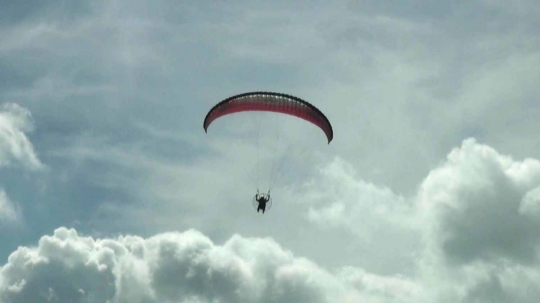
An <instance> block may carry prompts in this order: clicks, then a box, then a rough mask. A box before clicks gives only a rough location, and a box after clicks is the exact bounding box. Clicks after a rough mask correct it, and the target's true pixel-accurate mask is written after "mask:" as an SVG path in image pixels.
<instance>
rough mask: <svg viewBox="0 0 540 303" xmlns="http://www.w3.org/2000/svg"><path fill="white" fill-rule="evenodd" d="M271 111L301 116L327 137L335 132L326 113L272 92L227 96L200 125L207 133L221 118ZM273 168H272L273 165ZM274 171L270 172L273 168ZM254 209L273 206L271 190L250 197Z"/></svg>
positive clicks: (304, 102)
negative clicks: (240, 113) (243, 113)
mask: <svg viewBox="0 0 540 303" xmlns="http://www.w3.org/2000/svg"><path fill="white" fill-rule="evenodd" d="M250 111H253V112H274V113H279V114H285V115H290V116H294V117H298V118H300V119H303V120H305V121H307V122H310V123H311V124H313V125H315V126H317V127H318V128H319V129H320V130H322V131H323V132H324V134H325V136H326V139H327V140H328V144H330V142H331V141H332V139H333V137H334V133H333V130H332V125H331V124H330V121H329V120H328V118H326V116H325V115H324V114H323V113H322V112H321V111H320V110H319V109H318V108H316V107H315V106H313V105H312V104H311V103H309V102H307V101H304V100H302V99H300V98H298V97H294V96H291V95H287V94H282V93H274V92H249V93H244V94H239V95H235V96H232V97H229V98H227V99H225V100H223V101H221V102H219V103H217V104H216V105H214V106H213V107H212V108H211V109H210V111H209V112H208V113H207V114H206V117H205V118H204V123H203V128H204V131H205V132H208V128H209V126H210V125H211V124H212V122H214V121H215V120H217V119H218V118H220V117H223V116H226V115H230V114H234V113H239V112H250ZM272 168H273V167H272ZM272 172H273V171H272ZM253 205H254V207H256V209H257V212H259V211H261V210H262V212H263V214H264V212H265V211H266V210H268V209H269V208H270V207H271V205H272V200H271V198H270V190H269V191H268V193H266V194H259V190H258V189H257V194H256V195H255V197H254V198H253Z"/></svg>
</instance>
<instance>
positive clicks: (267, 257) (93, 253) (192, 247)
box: [0, 228, 415, 303]
mask: <svg viewBox="0 0 540 303" xmlns="http://www.w3.org/2000/svg"><path fill="white" fill-rule="evenodd" d="M0 281H2V282H1V284H0V298H1V299H2V301H3V302H10V303H11V302H13V303H15V302H25V303H32V302H43V301H44V300H49V301H51V302H239V303H241V302H359V300H362V299H366V300H367V301H366V302H396V301H387V300H386V299H385V298H388V297H391V296H393V295H395V298H398V297H399V296H400V295H401V294H403V295H405V297H406V298H410V297H411V296H410V294H411V293H412V294H413V295H414V293H415V290H414V289H412V290H411V289H410V288H409V286H410V285H411V282H410V281H407V280H406V279H404V278H392V277H381V276H375V275H367V274H365V273H364V272H362V271H360V270H357V269H355V268H352V267H351V268H347V269H346V270H344V271H343V272H338V273H331V272H329V271H327V270H325V269H323V268H321V267H320V266H318V265H317V264H315V263H313V262H311V261H309V260H307V259H304V258H300V257H295V256H294V255H293V254H292V253H291V252H290V251H287V250H284V249H283V248H282V247H281V246H280V245H278V244H277V243H276V242H275V241H273V240H272V239H257V238H243V237H241V236H238V235H235V236H233V237H231V238H230V239H229V240H228V241H226V242H225V243H224V244H223V245H216V244H214V243H213V242H212V241H211V240H210V239H208V238H207V237H206V236H204V235H203V234H201V233H200V232H198V231H195V230H188V231H185V232H183V233H163V234H158V235H155V236H153V237H150V238H147V239H144V238H141V237H136V236H120V237H118V238H116V239H93V238H91V237H84V236H80V235H79V234H78V233H77V231H75V230H74V229H67V228H59V229H57V230H55V231H54V234H53V235H52V236H44V237H42V238H41V240H40V241H39V244H38V246H37V247H19V249H18V250H17V251H15V252H14V253H12V254H11V255H10V257H9V259H8V263H7V264H5V265H4V266H3V267H2V269H1V270H0ZM362 288H366V289H367V291H366V293H365V294H363V293H362V291H363V290H362ZM385 289H393V291H392V295H388V294H383V293H384V290H385ZM413 297H414V296H413ZM397 302H400V300H398V301H397ZM401 302H405V301H401Z"/></svg>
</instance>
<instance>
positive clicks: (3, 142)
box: [0, 103, 43, 170]
mask: <svg viewBox="0 0 540 303" xmlns="http://www.w3.org/2000/svg"><path fill="white" fill-rule="evenodd" d="M33 127H34V126H33V122H32V115H31V114H30V111H28V110H27V109H25V108H23V107H21V106H19V105H17V104H15V103H6V104H4V105H2V107H1V111H0V167H1V166H8V165H12V164H14V162H15V160H16V162H20V163H21V164H22V165H23V166H24V167H26V168H29V169H32V170H37V169H41V168H43V164H42V163H41V162H40V161H39V159H38V157H37V155H36V153H35V151H34V147H33V145H32V143H31V142H30V140H29V139H28V137H27V136H26V134H25V133H27V132H30V131H32V130H33Z"/></svg>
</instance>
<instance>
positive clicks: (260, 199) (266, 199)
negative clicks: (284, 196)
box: [253, 190, 272, 214]
mask: <svg viewBox="0 0 540 303" xmlns="http://www.w3.org/2000/svg"><path fill="white" fill-rule="evenodd" d="M253 202H254V203H253V206H257V212H259V211H261V210H262V213H263V214H264V212H265V210H266V206H267V204H269V206H270V207H271V205H272V202H271V198H270V192H268V193H267V194H260V193H259V191H258V190H257V193H256V194H255V197H253ZM255 202H257V204H255ZM270 207H269V208H268V209H270Z"/></svg>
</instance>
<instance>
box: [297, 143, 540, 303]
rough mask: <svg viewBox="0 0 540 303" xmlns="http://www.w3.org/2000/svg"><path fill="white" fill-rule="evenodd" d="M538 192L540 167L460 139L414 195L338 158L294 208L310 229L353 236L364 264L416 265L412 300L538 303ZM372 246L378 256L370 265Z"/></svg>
mask: <svg viewBox="0 0 540 303" xmlns="http://www.w3.org/2000/svg"><path fill="white" fill-rule="evenodd" d="M539 186H540V161H538V160H536V159H531V158H528V159H524V160H522V161H519V160H515V159H513V158H512V157H510V156H507V155H502V154H500V153H499V152H497V151H496V150H495V149H494V148H492V147H490V146H487V145H484V144H480V143H478V142H477V141H476V140H475V139H466V140H464V141H463V143H462V145H461V146H460V147H457V148H454V149H453V150H452V151H451V152H450V153H449V154H448V156H447V158H446V159H445V160H444V161H443V162H441V163H440V164H439V165H438V166H436V167H434V168H433V169H432V170H431V172H430V173H429V174H428V176H427V177H425V179H424V180H423V181H422V183H421V184H420V186H419V187H418V192H417V193H415V194H413V195H411V196H408V197H403V196H400V195H396V194H394V193H393V192H392V191H391V190H389V189H387V188H384V187H382V186H377V185H375V184H372V183H369V182H366V181H365V180H363V179H362V176H361V175H360V174H359V172H356V171H355V170H354V169H353V167H352V166H350V165H349V164H348V163H346V162H345V161H343V160H341V159H337V160H334V161H332V162H330V163H329V164H327V165H325V166H323V167H322V168H321V170H320V174H319V176H317V177H315V178H313V179H312V180H311V181H310V182H308V183H307V184H306V186H305V187H304V188H302V190H301V192H304V193H305V192H307V193H309V194H308V196H307V197H304V198H302V197H300V196H299V197H297V200H299V201H301V202H302V203H305V204H306V205H309V207H310V211H309V214H308V215H307V216H306V219H308V220H309V221H310V222H311V223H312V224H314V225H317V226H320V227H323V228H325V229H337V230H343V231H348V232H351V233H352V234H354V235H356V236H357V237H358V239H356V240H355V242H359V243H364V244H363V245H359V249H358V252H361V253H362V254H363V256H364V258H367V259H370V260H377V259H383V260H385V261H384V262H387V263H390V264H391V263H392V262H395V259H400V258H402V259H407V258H408V259H409V260H414V263H415V264H414V270H413V271H412V273H410V274H407V275H408V277H409V278H408V279H407V281H409V282H410V283H413V284H414V285H415V287H418V289H417V290H416V292H417V294H416V295H415V298H418V296H420V295H419V293H422V295H424V297H425V298H431V299H428V301H427V302H447V301H448V302H455V301H464V302H534V299H533V298H536V295H533V294H536V293H538V292H540V287H538V286H537V285H536V284H535V282H534V281H536V279H537V277H538V275H539V274H540V266H539V262H538V257H539V248H540V223H539V222H538V214H539V213H540V210H539V207H540V205H539V203H540V202H538V201H539V200H540V198H539V188H540V187H539ZM369 247H371V248H373V247H374V249H373V250H374V251H377V252H378V253H377V255H376V256H373V258H371V256H370V257H368V254H367V252H368V251H369V249H368V248H369ZM394 264H395V263H394ZM401 265H403V264H401ZM390 267H392V268H394V270H395V269H396V268H401V269H403V268H404V267H403V266H395V265H393V266H390ZM365 275H366V276H369V273H368V272H365ZM359 276H362V275H359ZM387 282H388V280H387ZM388 283H390V282H388ZM407 283H408V282H407ZM390 284H391V283H390ZM399 285H400V286H403V285H405V284H399ZM389 287H390V286H389ZM409 289H410V290H413V289H415V288H413V287H411V288H409ZM426 289H430V290H429V291H426ZM420 290H422V291H420ZM389 292H391V291H389ZM445 300H446V301H445ZM422 302H424V301H422Z"/></svg>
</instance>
